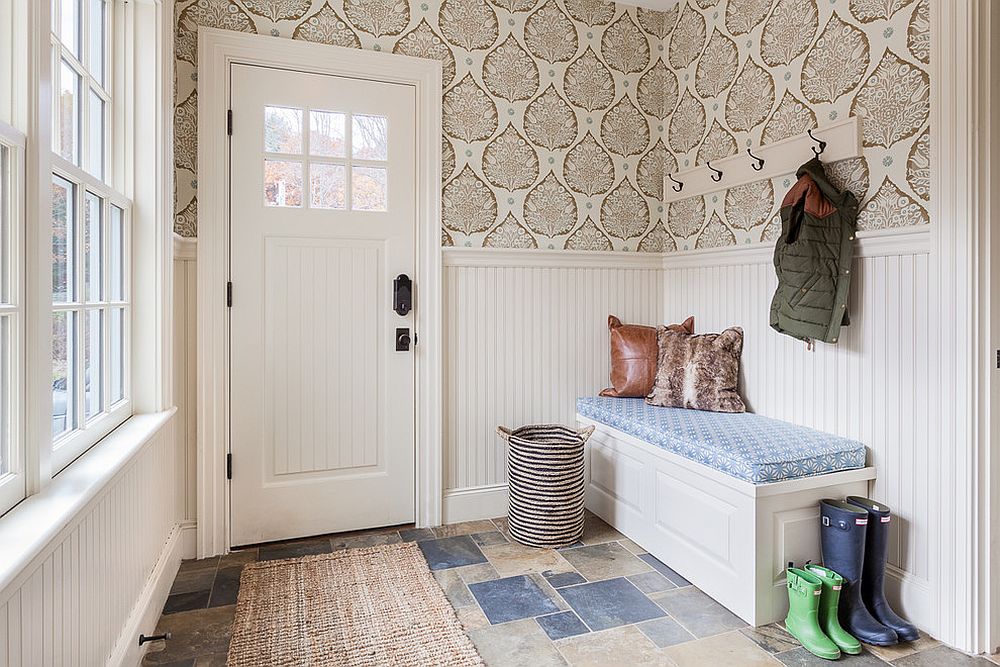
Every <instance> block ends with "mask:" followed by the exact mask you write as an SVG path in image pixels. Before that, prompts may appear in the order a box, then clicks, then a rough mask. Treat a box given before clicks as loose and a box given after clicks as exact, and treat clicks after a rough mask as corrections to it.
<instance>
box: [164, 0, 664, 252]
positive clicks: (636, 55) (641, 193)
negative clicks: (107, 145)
mask: <svg viewBox="0 0 1000 667" xmlns="http://www.w3.org/2000/svg"><path fill="white" fill-rule="evenodd" d="M665 19H666V16H665V15H664V14H663V13H659V12H653V11H648V10H645V9H637V8H634V7H625V6H624V5H615V4H611V3H608V2H602V1H601V0H490V1H489V2H487V0H428V1H427V2H419V1H418V0H410V1H406V0H329V1H328V0H181V1H180V2H178V4H177V30H176V37H175V40H176V42H175V45H176V59H177V84H176V113H175V121H174V123H175V125H174V129H175V141H176V158H175V163H176V165H175V166H176V183H177V193H176V214H175V224H174V229H175V231H176V232H177V233H178V234H181V235H183V236H195V235H196V234H197V215H198V202H197V180H196V179H197V176H196V174H195V171H196V165H197V145H196V136H197V127H196V121H197V119H196V113H197V92H196V86H197V83H196V81H197V80H196V76H197V62H196V61H197V29H198V27H199V26H208V27H213V28H224V29H229V30H239V31H242V32H250V33H259V34H264V35H273V36H278V37H288V38H292V39H302V40H308V41H314V42H323V43H326V44H336V45H339V46H347V47H352V48H364V49H374V50H382V51H389V52H392V53H403V54H407V55H411V56H418V57H424V58H436V59H438V60H440V61H441V62H442V63H443V66H444V70H443V71H444V82H443V83H444V90H443V91H442V105H443V126H444V127H443V130H444V136H443V137H442V155H443V176H444V182H443V184H442V188H443V221H444V228H443V229H442V230H441V239H442V243H443V244H445V245H460V246H475V247H480V246H486V247H503V248H553V249H564V248H565V249H571V250H577V249H578V250H637V249H641V250H660V249H661V247H662V245H663V241H664V239H665V238H666V234H665V227H664V226H663V216H664V213H665V210H664V208H665V207H664V206H663V205H662V203H661V201H660V200H661V195H662V187H663V186H662V182H663V164H664V158H665V157H666V156H667V155H668V151H667V149H666V147H665V146H664V144H663V141H662V136H663V132H664V131H665V129H666V128H665V125H664V116H665V114H666V107H665V106H664V90H665V89H666V88H667V87H668V85H673V87H674V88H676V81H672V83H671V80H672V79H673V75H672V74H671V73H670V71H669V68H668V66H667V65H666V64H665V62H664V60H663V58H664V56H665V45H664V42H663V37H664V36H665V35H666V31H667V26H666V23H665Z"/></svg>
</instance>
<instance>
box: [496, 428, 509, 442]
mask: <svg viewBox="0 0 1000 667" xmlns="http://www.w3.org/2000/svg"><path fill="white" fill-rule="evenodd" d="M497 435H499V436H500V437H501V438H503V441H504V442H510V436H511V431H510V429H509V428H507V427H506V426H497Z"/></svg>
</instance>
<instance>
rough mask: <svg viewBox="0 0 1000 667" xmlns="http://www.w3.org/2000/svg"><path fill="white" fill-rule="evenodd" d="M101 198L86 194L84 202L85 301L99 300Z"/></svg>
mask: <svg viewBox="0 0 1000 667" xmlns="http://www.w3.org/2000/svg"><path fill="white" fill-rule="evenodd" d="M102 203H103V202H102V201H101V198H100V197H98V196H97V195H95V194H93V193H91V192H88V193H87V194H86V198H85V201H84V209H83V211H84V221H83V285H84V292H85V297H84V298H85V299H86V300H87V301H100V300H101V264H102V262H101V217H102V214H101V208H102Z"/></svg>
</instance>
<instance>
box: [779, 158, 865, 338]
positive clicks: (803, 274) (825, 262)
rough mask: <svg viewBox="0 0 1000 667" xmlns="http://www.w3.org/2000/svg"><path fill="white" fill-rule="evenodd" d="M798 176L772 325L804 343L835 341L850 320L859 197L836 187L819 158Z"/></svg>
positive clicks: (787, 212)
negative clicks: (848, 299) (849, 302)
mask: <svg viewBox="0 0 1000 667" xmlns="http://www.w3.org/2000/svg"><path fill="white" fill-rule="evenodd" d="M795 175H796V177H797V178H798V181H797V182H796V183H795V185H794V186H793V187H792V189H791V190H789V191H788V194H787V195H785V199H784V201H782V202H781V238H779V239H778V243H777V245H776V246H775V248H774V268H775V270H776V271H777V273H778V289H777V290H775V292H774V298H773V299H772V300H771V327H772V328H774V329H775V330H776V331H780V332H781V333H785V334H788V335H789V336H794V337H795V338H799V339H802V340H805V341H813V340H820V341H823V342H825V343H836V342H837V340H838V339H839V338H840V327H841V326H847V325H848V324H849V323H850V322H849V319H848V317H847V297H848V294H849V293H850V289H851V261H852V260H853V259H854V235H855V230H856V227H857V219H858V200H857V199H856V198H855V197H854V195H853V194H852V193H850V192H841V191H839V190H837V188H835V187H834V186H833V185H832V184H831V183H830V181H828V180H827V178H826V172H825V171H824V169H823V163H821V162H820V161H819V160H818V159H816V158H813V159H812V160H810V161H809V162H807V163H805V164H804V165H802V166H801V167H799V170H798V172H796V174H795Z"/></svg>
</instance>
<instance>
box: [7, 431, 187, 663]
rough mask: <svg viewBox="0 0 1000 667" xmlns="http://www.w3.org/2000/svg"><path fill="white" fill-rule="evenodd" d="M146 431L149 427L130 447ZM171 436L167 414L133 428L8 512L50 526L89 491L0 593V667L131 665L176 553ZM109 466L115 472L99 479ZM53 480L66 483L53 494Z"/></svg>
mask: <svg viewBox="0 0 1000 667" xmlns="http://www.w3.org/2000/svg"><path fill="white" fill-rule="evenodd" d="M149 424H159V426H158V427H156V428H155V430H154V431H153V432H152V435H151V436H149V437H148V438H146V439H145V440H144V441H143V443H142V444H141V445H140V446H138V447H136V445H135V442H136V438H137V437H138V436H137V433H140V432H142V433H149V432H150V431H149V426H148V425H149ZM173 428H174V421H173V419H172V417H170V416H169V414H161V415H146V416H142V417H135V418H133V419H132V420H130V421H129V422H127V423H126V424H125V425H124V426H122V427H120V428H119V429H118V430H117V431H115V432H114V433H112V435H111V436H109V437H108V438H107V439H106V440H105V441H102V443H101V444H100V445H99V446H98V447H95V448H94V449H92V450H91V451H89V452H88V453H86V454H84V455H83V457H81V458H80V459H79V460H77V461H76V462H75V463H74V464H73V466H72V467H71V468H69V469H67V470H66V471H64V472H63V473H62V475H60V476H58V477H56V479H55V481H53V483H52V485H51V486H50V487H49V488H48V489H47V490H46V491H43V492H42V493H40V494H38V495H36V496H33V497H32V498H29V499H28V500H26V501H25V504H24V505H23V506H19V507H18V508H17V509H16V510H15V512H33V511H34V510H33V508H31V507H28V504H29V503H32V504H35V505H36V506H37V505H38V504H45V507H47V508H51V509H52V513H46V514H44V516H39V517H38V519H39V520H41V519H46V518H52V519H53V521H52V522H53V523H55V522H56V521H57V518H55V517H54V516H53V514H57V513H60V510H61V509H62V508H63V507H64V506H65V505H66V504H67V502H69V500H68V499H70V498H73V497H75V496H76V495H78V494H79V493H81V492H82V491H81V489H86V488H87V487H88V486H90V485H92V484H93V485H94V492H93V495H92V497H90V499H89V500H87V501H86V502H85V503H84V504H83V505H82V506H81V507H80V508H79V509H74V510H73V511H72V512H71V514H70V515H69V516H68V517H66V518H65V523H63V524H62V525H61V528H56V529H54V530H55V531H56V532H54V534H53V536H52V537H51V539H49V540H48V541H47V543H46V544H45V546H43V547H41V549H40V550H39V552H38V553H37V555H36V556H34V557H33V558H31V559H30V562H29V563H28V564H27V565H25V566H24V567H23V568H20V569H19V571H18V574H17V575H16V576H15V577H14V578H13V579H12V580H11V581H10V582H9V583H7V584H5V585H4V586H3V587H2V588H0V664H2V665H9V666H10V667H41V666H43V665H65V666H66V667H70V666H73V667H75V666H77V665H79V666H84V665H87V666H90V665H105V664H108V665H134V664H137V663H138V660H139V654H140V651H139V647H138V641H137V638H138V635H139V633H140V632H144V633H146V634H150V633H151V632H152V630H153V628H154V627H155V625H156V622H157V620H158V618H159V615H160V610H161V609H162V607H163V603H164V601H165V600H166V596H167V592H168V591H169V588H170V584H171V583H172V581H173V578H174V575H175V574H176V572H177V567H178V565H179V564H180V559H181V557H182V555H183V553H184V547H185V542H184V539H185V531H184V530H183V526H182V525H181V524H179V523H178V522H177V516H176V513H175V509H176V504H175V496H176V494H177V488H176V486H175V484H176V481H177V480H176V478H175V476H174V474H173V470H174V469H175V468H174V465H175V445H176V441H175V439H174V431H173ZM144 437H145V436H144ZM109 464H112V465H114V469H116V470H117V472H115V473H114V474H110V475H109V473H108V465H109ZM63 475H67V476H69V477H71V478H72V479H69V480H66V481H68V482H69V484H68V486H65V487H62V491H57V488H58V487H59V485H60V482H61V481H63ZM105 476H108V478H107V479H105ZM45 512H49V510H46V511H45ZM12 517H13V515H12V514H9V515H7V516H6V517H5V520H8V519H12ZM188 532H189V533H192V534H189V535H188V537H190V538H193V531H188ZM22 534H23V533H22ZM189 550H193V539H191V541H190V545H189Z"/></svg>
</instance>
